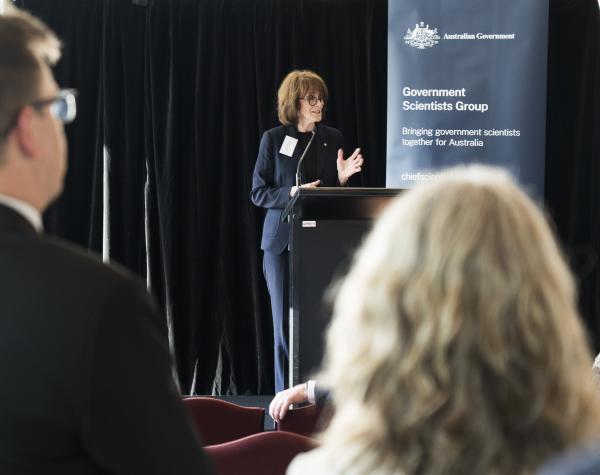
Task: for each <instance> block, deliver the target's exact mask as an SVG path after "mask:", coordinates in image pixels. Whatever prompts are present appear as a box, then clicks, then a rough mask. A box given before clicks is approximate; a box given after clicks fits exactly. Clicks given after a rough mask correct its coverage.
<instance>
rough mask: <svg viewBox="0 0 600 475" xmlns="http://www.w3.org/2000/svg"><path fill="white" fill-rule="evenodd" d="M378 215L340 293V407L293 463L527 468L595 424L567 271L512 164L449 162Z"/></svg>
mask: <svg viewBox="0 0 600 475" xmlns="http://www.w3.org/2000/svg"><path fill="white" fill-rule="evenodd" d="M451 171H452V172H453V173H448V174H446V175H445V176H444V177H443V178H441V179H439V180H438V181H436V182H435V183H430V184H427V185H423V186H421V187H417V188H415V189H413V190H411V191H408V192H406V193H405V194H404V195H403V196H401V197H400V198H398V199H397V201H395V202H394V203H393V204H392V205H391V206H390V208H389V209H388V210H387V211H386V212H385V213H384V215H383V217H382V219H381V220H380V221H379V222H378V224H377V225H376V226H375V228H374V230H373V232H372V233H371V235H370V236H369V237H368V238H367V241H366V242H365V244H364V245H363V247H362V249H361V250H360V251H359V253H358V255H357V257H356V261H355V263H354V266H353V268H352V270H351V271H350V273H349V275H348V276H347V278H346V279H345V281H344V282H343V284H342V285H341V288H340V291H339V293H338V296H337V299H336V303H335V308H334V318H333V321H332V325H331V327H330V329H329V332H328V336H327V352H326V361H325V365H324V369H323V372H322V374H321V375H320V381H321V380H322V381H323V383H326V384H327V386H329V387H330V388H333V401H334V404H335V406H336V412H335V416H334V418H333V420H332V421H331V424H330V426H329V428H328V429H327V430H326V431H325V432H324V434H322V442H323V445H322V447H321V448H319V449H317V450H314V451H312V452H309V453H307V454H304V455H301V456H299V457H298V458H296V459H295V460H294V462H293V463H292V465H291V466H290V469H289V470H288V474H292V475H299V474H307V473H319V474H353V475H354V474H420V475H425V474H456V475H468V474H505V475H509V474H510V475H515V474H528V473H533V472H534V471H535V469H536V468H537V467H538V466H539V465H540V464H541V463H542V462H543V461H544V460H545V459H547V458H548V457H549V456H550V455H553V454H555V453H557V452H559V451H561V450H563V449H565V448H567V447H570V446H573V445H575V444H579V443H582V442H586V441H590V440H593V439H595V438H597V437H598V436H599V435H600V408H599V402H598V400H597V398H596V394H595V390H596V389H595V386H594V384H593V380H592V374H591V369H590V368H591V365H592V357H591V355H590V351H589V348H588V345H587V343H586V338H585V336H584V332H583V330H582V327H581V325H580V322H579V317H578V314H577V310H576V306H575V288H574V283H573V278H572V276H571V274H570V272H569V270H568V268H567V266H566V264H565V261H564V259H563V257H562V256H561V253H560V251H559V249H558V246H557V244H556V242H555V240H554V238H553V236H552V233H551V232H550V229H549V227H548V225H547V224H546V222H545V220H544V218H543V216H542V214H541V212H540V211H539V210H538V209H537V208H536V206H535V205H534V204H533V203H532V201H531V200H530V199H529V198H528V197H527V196H526V195H525V194H524V193H523V192H522V191H521V190H520V189H519V188H518V187H517V186H516V185H515V184H514V182H513V181H512V180H511V179H510V178H509V176H508V175H507V174H505V173H504V172H501V171H499V170H495V169H492V168H488V167H483V166H469V167H464V168H459V169H454V170H451Z"/></svg>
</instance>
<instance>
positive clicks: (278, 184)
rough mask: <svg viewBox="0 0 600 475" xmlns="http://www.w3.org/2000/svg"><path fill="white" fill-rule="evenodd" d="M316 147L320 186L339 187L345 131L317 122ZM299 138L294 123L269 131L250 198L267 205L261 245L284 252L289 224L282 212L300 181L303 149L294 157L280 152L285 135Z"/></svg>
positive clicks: (295, 151)
mask: <svg viewBox="0 0 600 475" xmlns="http://www.w3.org/2000/svg"><path fill="white" fill-rule="evenodd" d="M315 129H316V132H315V138H314V140H313V142H312V144H311V147H315V150H316V152H317V153H316V158H317V164H318V168H319V174H318V178H319V179H320V180H321V183H320V186H339V184H340V183H339V180H338V175H337V167H336V160H337V151H338V149H340V148H342V133H341V132H340V131H339V130H337V129H334V128H333V127H328V126H326V125H324V124H317V126H316V128H315ZM286 135H289V136H290V137H294V138H298V130H297V129H296V127H295V126H293V125H289V126H286V125H280V126H279V127H275V128H273V129H270V130H267V131H266V132H265V133H264V134H263V136H262V139H261V141H260V147H259V150H258V157H257V159H256V165H255V166H254V174H253V175H252V191H251V192H250V198H251V199H252V202H253V203H254V204H255V205H256V206H261V207H263V208H267V209H268V211H267V215H266V216H265V222H264V224H263V233H262V240H261V243H260V248H261V249H262V250H263V251H271V252H275V253H277V254H281V253H282V252H283V251H284V250H285V249H286V248H287V245H288V240H289V225H288V223H287V222H284V223H282V222H281V213H282V211H283V209H284V208H285V207H286V205H287V204H288V202H289V201H290V199H291V197H290V190H291V188H292V186H294V185H295V184H296V168H297V167H298V161H299V160H300V156H301V155H302V152H303V151H304V150H302V149H301V148H300V147H299V146H296V148H295V149H294V152H293V154H292V156H291V157H288V156H287V155H284V154H282V153H279V150H280V149H281V145H282V144H283V140H284V139H285V136H286Z"/></svg>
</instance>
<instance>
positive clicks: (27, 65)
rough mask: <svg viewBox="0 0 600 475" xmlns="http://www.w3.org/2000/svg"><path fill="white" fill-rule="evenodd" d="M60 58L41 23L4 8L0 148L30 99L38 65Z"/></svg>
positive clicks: (0, 34) (57, 47)
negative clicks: (22, 108) (18, 114)
mask: <svg viewBox="0 0 600 475" xmlns="http://www.w3.org/2000/svg"><path fill="white" fill-rule="evenodd" d="M59 57H60V41H59V40H58V38H57V37H56V35H55V34H54V32H52V30H50V28H48V27H47V26H46V25H45V24H44V23H43V22H42V21H40V20H39V19H37V18H35V17H33V16H32V15H30V14H29V13H27V12H25V11H22V10H19V9H17V8H15V7H13V6H12V5H11V3H10V2H8V4H7V5H6V11H5V13H4V14H3V15H0V144H1V143H2V142H3V141H4V138H5V137H6V135H7V133H8V132H9V131H10V129H11V127H12V126H13V123H12V122H13V121H14V120H15V116H16V114H17V113H18V111H19V109H20V108H21V107H23V105H24V104H26V103H27V102H28V101H31V100H32V99H34V95H35V93H36V88H37V86H38V84H39V78H40V67H41V64H42V63H46V64H48V65H52V64H54V63H55V62H56V61H58V59H59Z"/></svg>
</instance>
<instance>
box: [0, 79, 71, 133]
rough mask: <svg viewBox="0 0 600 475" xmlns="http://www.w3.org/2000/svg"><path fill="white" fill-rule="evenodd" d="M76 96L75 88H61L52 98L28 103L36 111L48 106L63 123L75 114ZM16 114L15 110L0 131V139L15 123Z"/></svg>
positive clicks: (68, 121)
mask: <svg viewBox="0 0 600 475" xmlns="http://www.w3.org/2000/svg"><path fill="white" fill-rule="evenodd" d="M76 96H77V91H76V90H75V89H61V90H60V91H59V92H58V96H56V97H53V98H52V99H38V100H36V101H31V102H30V103H29V105H31V107H33V108H34V109H36V110H38V111H39V110H41V109H43V108H44V107H48V106H49V107H50V113H51V114H52V115H53V116H54V117H56V118H57V119H58V120H60V121H62V122H63V123H64V124H68V123H70V122H73V120H74V119H75V116H76V115H77V102H76V100H75V97H76ZM20 110H21V109H20V108H19V111H20ZM18 116H19V113H18V112H17V114H15V117H14V119H13V120H12V121H11V122H10V124H9V125H8V127H7V128H6V129H5V130H3V131H2V132H1V133H0V140H2V139H4V138H5V137H6V136H7V135H8V133H9V132H10V131H11V130H12V128H13V127H14V126H15V124H16V123H17V118H18Z"/></svg>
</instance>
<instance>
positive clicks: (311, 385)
mask: <svg viewBox="0 0 600 475" xmlns="http://www.w3.org/2000/svg"><path fill="white" fill-rule="evenodd" d="M306 397H307V398H308V402H310V403H311V404H315V403H316V398H315V381H314V380H313V379H309V380H308V382H307V383H306Z"/></svg>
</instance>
